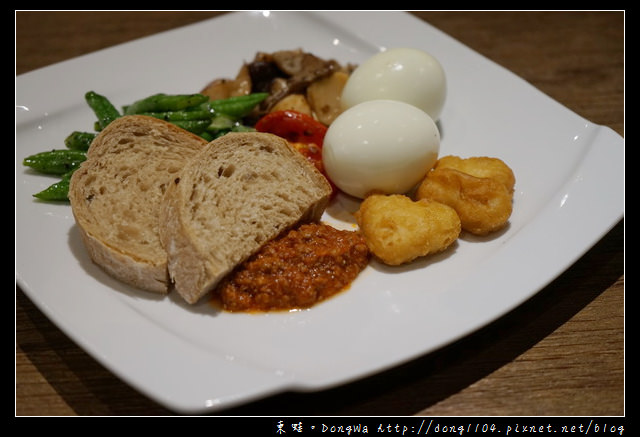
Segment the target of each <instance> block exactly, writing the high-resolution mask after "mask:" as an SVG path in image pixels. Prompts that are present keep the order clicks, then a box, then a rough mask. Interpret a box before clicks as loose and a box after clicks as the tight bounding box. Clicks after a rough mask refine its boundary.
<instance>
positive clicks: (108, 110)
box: [84, 91, 120, 130]
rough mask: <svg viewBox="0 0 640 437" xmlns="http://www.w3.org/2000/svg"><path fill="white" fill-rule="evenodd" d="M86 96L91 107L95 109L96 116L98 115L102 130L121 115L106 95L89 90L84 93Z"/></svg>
mask: <svg viewBox="0 0 640 437" xmlns="http://www.w3.org/2000/svg"><path fill="white" fill-rule="evenodd" d="M84 98H85V100H86V101H87V103H88V104H89V107H91V109H93V112H94V113H95V114H96V117H98V125H99V126H100V130H102V129H104V128H105V127H107V126H108V125H109V123H111V122H112V121H113V120H115V119H116V118H118V117H120V113H119V112H118V110H117V109H116V108H115V106H113V105H112V104H111V102H110V101H109V99H107V98H106V97H104V96H101V95H100V94H97V93H95V92H94V91H89V92H87V93H86V94H85V95H84Z"/></svg>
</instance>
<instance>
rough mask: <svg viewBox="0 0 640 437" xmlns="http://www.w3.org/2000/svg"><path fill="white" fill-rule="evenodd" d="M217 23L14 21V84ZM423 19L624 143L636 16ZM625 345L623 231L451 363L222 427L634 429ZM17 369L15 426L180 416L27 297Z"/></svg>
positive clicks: (436, 360)
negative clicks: (473, 424) (52, 419)
mask: <svg viewBox="0 0 640 437" xmlns="http://www.w3.org/2000/svg"><path fill="white" fill-rule="evenodd" d="M216 14H218V13H217V12H100V13H95V12H28V11H24V12H16V74H22V73H26V72H28V71H31V70H33V69H36V68H40V67H45V66H47V65H49V64H52V63H55V62H58V61H63V60H66V59H69V58H72V57H75V56H78V55H81V54H85V53H90V52H92V51H95V50H97V49H101V48H104V47H108V46H112V45H114V44H118V43H121V42H124V41H128V40H131V39H135V38H138V37H141V36H146V35H151V34H154V33H157V32H160V31H164V30H167V29H170V28H174V27H177V26H182V25H185V24H189V23H192V22H196V21H199V20H203V19H208V18H210V17H212V16H215V15H216ZM416 15H418V16H419V17H420V18H422V19H424V20H425V21H427V22H429V23H431V24H432V25H434V26H436V27H438V28H439V29H441V30H443V31H444V32H446V33H447V34H449V35H451V36H453V37H454V38H456V39H458V40H460V41H461V42H462V43H464V44H466V45H467V46H469V47H471V48H472V49H474V50H476V51H478V52H480V53H481V54H483V55H485V56H486V57H488V58H490V59H492V60H493V61H495V62H497V63H498V64H501V65H502V66H504V67H506V68H507V69H509V70H511V71H513V72H515V73H516V74H517V75H519V76H521V77H523V78H524V79H526V80H527V81H529V82H530V83H532V84H533V85H534V86H536V87H537V88H538V89H540V90H541V91H543V92H544V93H546V94H548V95H549V96H551V97H552V98H554V99H556V100H557V101H559V102H561V103H562V104H563V105H565V106H566V107H568V108H569V109H571V110H572V111H574V112H576V113H578V114H580V115H581V116H583V117H585V118H586V119H588V120H590V121H592V122H594V123H597V124H602V125H607V126H609V127H611V128H612V129H614V130H615V131H616V132H618V133H619V134H621V135H623V136H624V21H625V16H624V12H620V11H617V12H616V11H605V12H418V13H416ZM259 49H260V47H259V42H256V50H259ZM16 244H19V242H16ZM540 256H544V254H540ZM624 333H625V332H624V221H622V222H620V223H619V224H617V225H616V226H615V227H614V228H613V229H612V230H611V231H610V232H609V233H607V234H606V236H605V237H604V238H603V239H602V240H601V241H600V242H598V243H597V244H596V245H595V246H594V247H593V248H592V249H591V250H589V251H588V252H587V253H586V254H585V255H584V256H582V258H580V259H579V261H577V262H576V263H575V264H574V265H573V266H572V267H570V268H569V269H568V270H567V271H566V272H565V273H563V274H562V275H561V276H559V277H558V278H557V279H556V280H554V281H553V282H552V283H551V284H549V285H548V286H547V287H545V288H544V289H543V290H541V291H540V293H538V294H537V295H536V296H534V297H533V298H532V299H530V300H529V301H528V302H526V303H525V304H523V305H522V306H521V307H519V308H517V309H516V310H514V311H512V312H511V313H509V314H508V315H506V316H504V317H502V318H501V319H499V320H498V321H496V322H494V323H492V324H491V325H489V326H487V327H486V328H484V329H482V330H480V331H479V332H476V333H474V334H472V335H470V336H468V337H466V338H464V339H462V340H460V341H458V342H456V343H454V344H452V345H450V346H448V347H445V348H444V349H442V350H439V351H436V352H434V353H432V354H429V355H427V356H424V357H421V358H418V359H416V360H414V361H411V362H410V363H407V364H405V365H401V366H399V367H397V368H394V369H392V370H389V371H386V372H383V373H381V374H377V375H375V376H372V377H369V378H366V379H364V380H360V381H357V382H354V383H350V384H348V385H345V386H341V387H337V388H334V389H329V390H326V391H322V392H317V393H284V394H279V395H275V396H272V397H269V398H266V399H263V400H259V401H256V402H253V403H250V404H247V405H244V406H240V407H237V408H233V409H230V410H225V411H222V412H220V413H219V414H220V415H246V416H254V415H307V416H308V415H317V416H337V415H346V416H361V415H366V416H377V415H385V416H390V415H391V416H408V415H428V416H449V415H451V416H511V415H525V416H540V415H545V416H576V415H579V416H582V415H584V416H593V415H600V416H602V415H605V416H622V415H624V414H625V391H624V388H625V378H624V370H625V367H624V364H625V361H624V358H625V357H624ZM15 364H16V387H15V390H16V391H15V395H16V404H15V413H16V415H17V416H22V415H31V416H34V415H35V416H41V415H104V416H113V415H172V414H173V413H172V412H171V411H168V410H166V409H164V408H163V407H162V406H160V405H157V404H156V403H154V402H153V401H151V400H149V399H147V398H146V397H144V396H143V395H141V394H139V393H138V392H136V391H135V390H134V389H132V388H131V387H130V386H128V385H126V384H125V383H124V382H122V381H121V380H119V379H118V378H117V377H116V376H114V375H113V374H112V373H110V372H109V371H108V370H106V369H105V368H103V367H102V366H101V365H100V364H98V363H97V362H96V361H95V360H94V359H93V358H91V357H90V356H89V355H87V354H86V353H85V352H84V351H83V350H81V349H80V348H79V347H77V346H76V345H75V344H74V343H73V342H72V341H71V340H70V339H69V338H68V337H67V336H66V335H65V334H63V333H62V332H61V331H60V330H59V329H58V328H57V327H56V326H55V325H53V324H52V323H51V322H50V321H49V320H48V319H47V318H46V317H45V316H44V315H43V314H42V313H41V312H40V311H39V310H38V309H37V308H36V307H35V306H34V305H33V304H32V303H31V302H30V300H29V299H28V298H27V297H26V296H25V294H24V293H23V292H22V290H20V289H19V287H17V286H16V363H15Z"/></svg>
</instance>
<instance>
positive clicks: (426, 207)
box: [355, 194, 461, 265]
mask: <svg viewBox="0 0 640 437" xmlns="http://www.w3.org/2000/svg"><path fill="white" fill-rule="evenodd" d="M355 217H356V220H357V222H358V225H359V226H360V230H361V232H362V234H363V236H364V238H365V241H366V243H367V246H368V247H369V250H370V251H371V253H372V254H373V255H374V256H376V257H377V258H378V259H380V260H381V261H382V262H384V263H385V264H388V265H400V264H404V263H407V262H410V261H412V260H414V259H416V258H418V257H421V256H425V255H428V254H432V253H436V252H441V251H443V250H444V249H446V248H447V247H449V246H450V245H451V244H452V243H453V242H454V241H455V240H456V239H457V238H458V235H460V232H461V224H460V219H459V218H458V214H456V212H455V210H453V208H451V207H449V206H447V205H444V204H442V203H438V202H433V201H428V200H421V201H413V200H412V199H411V198H409V197H407V196H405V195H401V194H392V195H383V194H373V195H370V196H368V197H367V198H366V199H365V200H364V201H363V202H362V204H361V205H360V209H359V210H358V211H357V212H356V213H355Z"/></svg>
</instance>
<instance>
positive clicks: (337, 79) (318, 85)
mask: <svg viewBox="0 0 640 437" xmlns="http://www.w3.org/2000/svg"><path fill="white" fill-rule="evenodd" d="M348 79H349V74H347V73H345V72H344V71H336V72H334V73H333V74H332V75H331V76H328V77H325V78H323V79H319V80H316V81H315V82H313V83H311V85H309V87H308V88H307V100H308V101H309V105H310V106H311V109H312V110H313V112H314V114H315V115H316V117H317V118H318V120H319V121H320V122H321V123H324V124H326V125H327V126H329V125H330V124H331V123H332V122H333V120H335V119H336V117H337V116H338V115H340V114H341V113H342V106H341V98H340V97H341V96H342V89H343V88H344V86H345V84H346V83H347V80H348Z"/></svg>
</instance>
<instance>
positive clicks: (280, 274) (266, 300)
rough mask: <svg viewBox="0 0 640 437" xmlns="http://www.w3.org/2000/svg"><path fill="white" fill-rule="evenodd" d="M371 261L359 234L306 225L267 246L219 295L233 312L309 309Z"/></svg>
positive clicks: (218, 290)
mask: <svg viewBox="0 0 640 437" xmlns="http://www.w3.org/2000/svg"><path fill="white" fill-rule="evenodd" d="M369 256H370V255H369V249H368V248H367V245H366V243H365V241H364V238H363V237H362V236H361V235H360V233H359V232H357V231H345V230H338V229H335V228H333V227H332V226H328V225H324V224H305V225H302V226H300V227H299V228H297V229H294V230H291V231H289V232H288V233H286V234H285V235H284V236H282V237H280V238H278V239H275V240H272V241H271V242H269V243H267V244H266V245H265V246H263V247H262V249H261V250H260V251H259V252H258V253H256V254H255V255H254V256H253V257H251V258H249V259H248V260H247V261H245V262H244V263H243V264H241V265H240V266H239V268H237V269H236V270H235V271H234V272H233V273H231V274H230V275H229V276H228V277H227V278H225V279H224V280H223V282H222V283H221V284H220V285H219V286H218V287H217V288H216V291H215V293H214V295H215V297H216V298H217V299H219V301H220V304H221V306H222V308H223V309H224V310H226V311H232V312H236V311H244V312H264V311H274V310H291V309H303V308H309V307H311V306H313V305H314V304H316V303H317V302H320V301H322V300H325V299H327V298H328V297H331V296H333V295H334V294H336V293H338V292H339V291H341V290H343V289H345V288H347V287H348V286H349V285H350V284H351V282H352V281H353V280H354V279H355V278H356V277H357V276H358V274H359V273H360V272H361V271H362V270H363V269H364V268H365V267H366V266H367V264H368V262H369Z"/></svg>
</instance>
